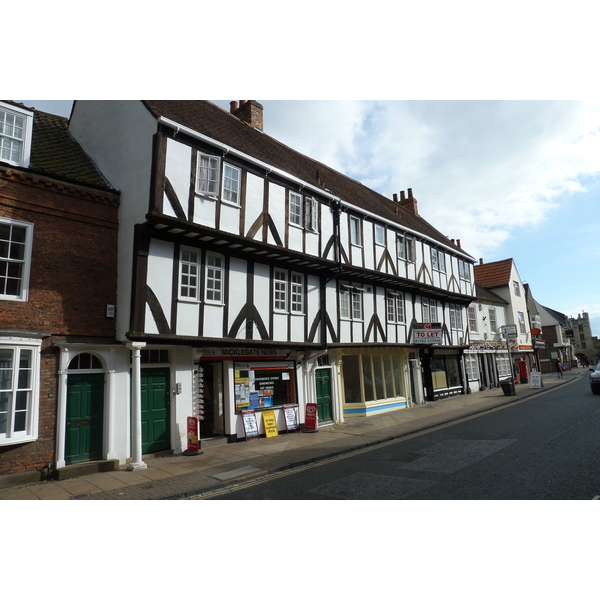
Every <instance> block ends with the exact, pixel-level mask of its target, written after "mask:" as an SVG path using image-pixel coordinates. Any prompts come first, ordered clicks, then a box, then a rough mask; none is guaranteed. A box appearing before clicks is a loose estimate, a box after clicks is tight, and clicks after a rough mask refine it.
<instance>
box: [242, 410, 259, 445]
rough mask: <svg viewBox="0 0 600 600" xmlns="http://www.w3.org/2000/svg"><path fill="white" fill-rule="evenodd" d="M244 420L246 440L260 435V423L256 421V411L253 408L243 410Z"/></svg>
mask: <svg viewBox="0 0 600 600" xmlns="http://www.w3.org/2000/svg"><path fill="white" fill-rule="evenodd" d="M242 421H243V422H244V435H245V436H246V441H248V438H250V437H260V435H259V433H258V423H257V422H256V413H255V412H254V411H253V410H243V411H242Z"/></svg>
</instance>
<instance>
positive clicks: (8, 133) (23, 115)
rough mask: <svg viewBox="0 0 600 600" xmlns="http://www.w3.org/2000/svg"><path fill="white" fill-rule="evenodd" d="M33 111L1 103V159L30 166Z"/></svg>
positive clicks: (12, 163) (22, 165)
mask: <svg viewBox="0 0 600 600" xmlns="http://www.w3.org/2000/svg"><path fill="white" fill-rule="evenodd" d="M32 125H33V113H32V112H30V111H28V110H24V109H21V108H18V107H16V106H9V105H7V104H2V103H0V161H2V162H7V163H10V164H11V165H16V166H18V167H28V166H29V155H30V152H31V130H32Z"/></svg>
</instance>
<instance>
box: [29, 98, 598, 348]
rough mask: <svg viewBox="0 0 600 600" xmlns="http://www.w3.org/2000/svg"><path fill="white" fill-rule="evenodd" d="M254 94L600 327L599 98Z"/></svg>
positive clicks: (451, 232)
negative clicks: (274, 97) (310, 97)
mask: <svg viewBox="0 0 600 600" xmlns="http://www.w3.org/2000/svg"><path fill="white" fill-rule="evenodd" d="M258 101H259V102H260V103H261V104H262V105H263V107H264V130H265V132H266V133H268V134H269V135H271V136H272V137H274V138H276V139H278V140H280V141H281V142H283V143H285V144H286V145H288V146H290V147H292V148H294V149H295V150H297V151H299V152H302V153H303V154H306V155H308V156H311V157H312V158H315V159H317V160H319V161H320V162H323V163H325V164H327V165H329V166H331V167H333V168H335V169H336V170H338V171H340V172H342V173H344V174H346V175H348V176H349V177H352V178H353V179H356V180H358V181H360V182H362V183H363V184H364V185H366V186H368V187H370V188H372V189H374V190H376V191H378V192H379V193H381V194H383V195H384V196H387V197H389V198H392V194H394V193H396V194H398V195H399V192H400V191H401V190H407V189H408V188H412V190H413V194H414V196H415V197H416V198H417V201H418V210H419V214H420V215H421V216H422V217H423V218H425V219H426V220H427V221H428V222H429V223H431V224H432V225H433V226H434V227H436V228H437V229H438V230H439V231H441V232H442V233H443V234H444V235H446V236H447V237H449V238H451V239H459V240H461V246H462V248H463V250H465V251H466V252H467V253H469V254H470V255H471V256H472V257H473V258H474V259H475V260H476V261H477V262H478V261H479V259H480V258H481V259H483V261H484V262H493V261H497V260H504V259H506V258H513V259H514V260H515V263H516V266H517V270H518V272H519V275H520V277H521V279H522V280H523V282H524V283H528V284H529V285H530V288H531V291H532V294H533V296H534V298H535V299H536V300H537V301H538V302H539V303H540V304H542V305H543V306H546V307H549V308H551V309H553V310H556V311H558V312H561V313H564V314H565V315H567V316H573V317H577V316H578V315H579V314H581V313H582V312H583V311H585V312H587V313H588V314H589V316H590V320H591V324H592V333H593V335H596V336H600V282H599V280H598V277H597V275H595V272H597V270H598V269H597V265H598V263H599V262H600V242H599V240H600V211H599V210H598V207H599V205H600V102H597V101H567V100H558V101H545V100H544V101H540V100H523V101H513V100H500V101H491V100H450V101H444V100H430V101H419V100H407V101H394V100H384V101H376V100H366V101H361V100H339V101H338V100H323V101H319V100H262V99H259V100H258ZM24 102H25V104H27V105H32V106H35V107H36V108H37V109H39V110H46V111H49V112H54V113H56V114H62V115H63V116H67V117H68V116H69V114H70V109H71V102H70V101H55V102H51V103H48V102H46V101H37V100H31V101H29V100H28V101H24ZM213 102H215V103H216V104H218V105H219V106H221V107H223V108H225V109H226V110H229V100H214V101H213Z"/></svg>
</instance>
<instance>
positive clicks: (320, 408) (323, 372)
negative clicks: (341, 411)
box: [315, 369, 333, 423]
mask: <svg viewBox="0 0 600 600" xmlns="http://www.w3.org/2000/svg"><path fill="white" fill-rule="evenodd" d="M315 384H316V388H317V415H318V416H319V423H324V422H327V421H333V409H332V402H331V371H330V369H317V370H316V371H315Z"/></svg>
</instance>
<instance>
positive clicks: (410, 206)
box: [400, 188, 419, 216]
mask: <svg viewBox="0 0 600 600" xmlns="http://www.w3.org/2000/svg"><path fill="white" fill-rule="evenodd" d="M400 205H401V206H403V207H404V208H406V209H407V210H410V212H412V213H414V214H415V215H417V216H419V211H418V210H417V199H416V198H414V197H413V193H412V188H408V198H406V197H405V196H404V192H400Z"/></svg>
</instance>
